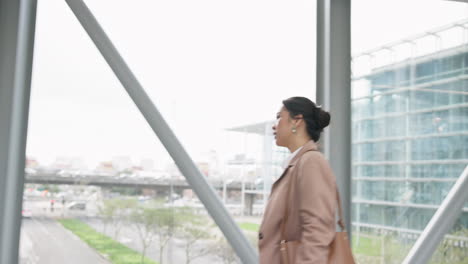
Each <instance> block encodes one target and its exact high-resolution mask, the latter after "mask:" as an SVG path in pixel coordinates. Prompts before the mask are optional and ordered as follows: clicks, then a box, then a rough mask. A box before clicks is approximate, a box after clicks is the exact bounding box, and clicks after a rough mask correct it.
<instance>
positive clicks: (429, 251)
mask: <svg viewBox="0 0 468 264" xmlns="http://www.w3.org/2000/svg"><path fill="white" fill-rule="evenodd" d="M467 190H468V166H466V168H465V170H464V171H463V173H462V175H461V176H460V178H458V180H457V181H456V182H455V184H454V185H453V187H452V189H450V192H449V193H448V194H447V197H445V199H444V201H443V202H442V204H441V205H440V207H439V209H437V211H436V212H435V214H434V216H433V217H432V218H431V221H429V223H428V224H427V226H426V228H425V229H424V231H423V232H422V234H421V235H420V236H419V238H418V240H417V241H416V243H414V245H413V247H412V248H411V250H410V252H409V253H408V255H407V256H406V258H405V260H404V261H403V264H422V263H427V262H429V260H430V259H431V257H432V255H433V254H434V251H435V250H436V249H437V246H438V245H439V244H440V242H441V241H442V239H444V235H445V234H446V233H447V232H448V231H449V230H450V228H452V226H453V224H454V223H455V221H456V220H457V219H458V217H459V216H460V214H461V213H462V209H463V206H464V204H465V202H466V201H467V200H468V192H467Z"/></svg>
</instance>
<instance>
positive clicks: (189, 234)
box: [179, 209, 213, 264]
mask: <svg viewBox="0 0 468 264" xmlns="http://www.w3.org/2000/svg"><path fill="white" fill-rule="evenodd" d="M180 214H181V215H179V217H181V216H183V217H182V218H181V219H184V221H183V226H182V227H181V229H180V234H181V236H182V238H184V239H185V263H186V264H190V262H191V261H192V260H194V259H196V258H199V257H201V256H205V255H208V254H210V253H211V252H212V251H213V250H212V249H211V248H210V247H206V246H201V247H200V246H199V245H198V246H197V242H199V241H201V240H205V239H209V238H211V237H212V236H211V235H210V231H211V230H210V229H211V228H212V227H211V226H212V225H210V224H207V223H209V222H210V221H209V219H208V218H207V217H204V216H200V215H195V214H193V212H192V211H191V210H189V209H185V210H184V211H181V212H180Z"/></svg>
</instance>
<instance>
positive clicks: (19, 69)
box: [0, 0, 37, 264]
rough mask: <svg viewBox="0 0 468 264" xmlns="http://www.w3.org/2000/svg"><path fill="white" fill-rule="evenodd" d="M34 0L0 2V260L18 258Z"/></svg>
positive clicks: (31, 58) (5, 260) (4, 261)
mask: <svg viewBox="0 0 468 264" xmlns="http://www.w3.org/2000/svg"><path fill="white" fill-rule="evenodd" d="M36 6H37V3H36V0H21V1H18V0H6V1H0V263H2V264H3V263H18V246H19V235H20V228H21V207H22V202H23V200H22V197H23V185H24V163H25V152H26V135H27V126H28V114H29V97H30V89H31V73H32V60H33V47H34V31H35V23H36Z"/></svg>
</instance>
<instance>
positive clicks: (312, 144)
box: [271, 140, 318, 191]
mask: <svg viewBox="0 0 468 264" xmlns="http://www.w3.org/2000/svg"><path fill="white" fill-rule="evenodd" d="M311 150H318V147H317V143H315V141H313V140H310V141H309V142H307V143H306V144H305V145H304V146H303V147H302V149H301V150H300V151H299V152H298V153H297V155H296V156H294V158H293V159H292V160H291V161H289V164H288V167H286V169H284V171H283V173H282V174H281V176H280V177H279V178H278V179H277V180H276V181H275V182H274V183H273V185H272V187H271V191H273V189H274V188H275V186H276V185H278V183H279V182H280V181H281V179H283V178H284V176H286V174H287V172H288V171H289V170H290V168H291V167H294V166H295V165H296V163H297V161H298V160H299V159H300V158H301V157H302V155H304V153H306V152H307V151H311Z"/></svg>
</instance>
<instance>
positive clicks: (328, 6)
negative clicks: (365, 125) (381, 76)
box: [317, 0, 351, 237]
mask: <svg viewBox="0 0 468 264" xmlns="http://www.w3.org/2000/svg"><path fill="white" fill-rule="evenodd" d="M350 5H351V1H350V0H319V1H317V103H318V104H319V105H322V106H323V108H324V109H325V110H328V111H329V112H330V115H331V124H330V127H329V128H328V129H325V132H324V134H323V139H322V145H323V147H324V149H323V150H324V153H325V155H326V157H327V158H328V159H329V160H330V164H331V167H332V168H333V171H334V173H335V175H336V178H337V183H338V188H339V189H340V193H341V199H342V205H343V210H344V217H345V218H346V219H345V220H346V228H347V229H348V232H350V233H351V29H350V17H351V6H350ZM350 237H351V236H350Z"/></svg>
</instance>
